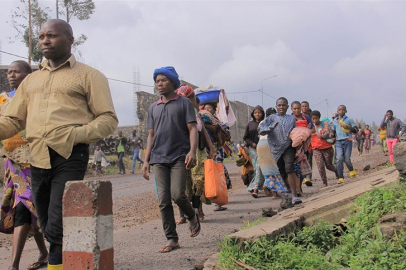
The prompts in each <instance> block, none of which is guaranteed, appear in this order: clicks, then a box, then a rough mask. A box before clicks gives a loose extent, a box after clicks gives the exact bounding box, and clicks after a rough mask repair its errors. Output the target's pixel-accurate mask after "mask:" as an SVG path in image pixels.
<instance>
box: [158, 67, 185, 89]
mask: <svg viewBox="0 0 406 270" xmlns="http://www.w3.org/2000/svg"><path fill="white" fill-rule="evenodd" d="M158 74H162V75H165V76H166V77H168V79H169V80H171V81H172V82H173V83H174V84H175V89H178V88H179V86H180V81H179V75H178V73H176V70H175V68H174V67H161V68H157V69H155V70H154V75H153V77H154V81H156V76H158Z"/></svg>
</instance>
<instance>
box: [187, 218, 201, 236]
mask: <svg viewBox="0 0 406 270" xmlns="http://www.w3.org/2000/svg"><path fill="white" fill-rule="evenodd" d="M196 221H197V222H196V224H195V226H193V227H191V226H190V227H189V230H190V237H196V236H198V235H199V233H200V229H201V227H200V220H199V215H198V214H196Z"/></svg>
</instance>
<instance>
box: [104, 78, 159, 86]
mask: <svg viewBox="0 0 406 270" xmlns="http://www.w3.org/2000/svg"><path fill="white" fill-rule="evenodd" d="M107 79H109V80H112V81H116V82H122V83H128V84H136V85H141V86H145V87H154V86H152V85H146V84H141V83H135V82H127V81H122V80H117V79H112V78H107Z"/></svg>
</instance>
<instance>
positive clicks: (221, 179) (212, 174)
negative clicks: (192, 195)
mask: <svg viewBox="0 0 406 270" xmlns="http://www.w3.org/2000/svg"><path fill="white" fill-rule="evenodd" d="M204 195H205V196H206V198H207V199H209V200H210V201H212V202H213V203H215V204H217V205H219V206H222V205H225V204H227V203H228V192H227V184H226V177H225V175H224V168H223V164H221V163H215V162H214V161H213V160H212V159H207V160H206V161H205V162H204Z"/></svg>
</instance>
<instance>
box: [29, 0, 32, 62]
mask: <svg viewBox="0 0 406 270" xmlns="http://www.w3.org/2000/svg"><path fill="white" fill-rule="evenodd" d="M31 57H32V22H31V0H28V64H30V65H31Z"/></svg>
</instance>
